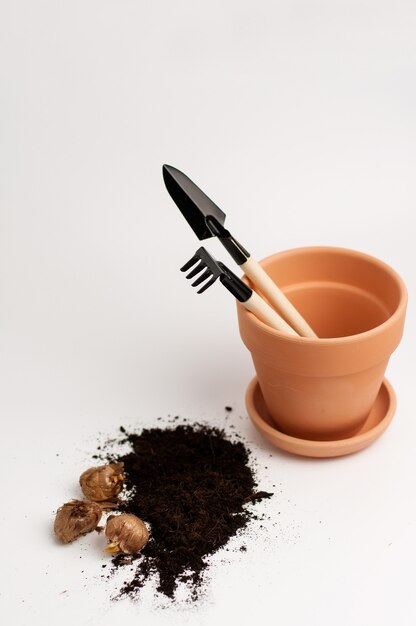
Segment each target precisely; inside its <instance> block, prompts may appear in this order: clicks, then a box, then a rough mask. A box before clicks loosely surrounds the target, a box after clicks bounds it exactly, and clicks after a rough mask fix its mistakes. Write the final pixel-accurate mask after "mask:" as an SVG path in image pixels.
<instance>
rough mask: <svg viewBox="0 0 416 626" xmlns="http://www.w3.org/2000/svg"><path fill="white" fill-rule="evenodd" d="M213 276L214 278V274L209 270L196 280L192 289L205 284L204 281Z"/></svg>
mask: <svg viewBox="0 0 416 626" xmlns="http://www.w3.org/2000/svg"><path fill="white" fill-rule="evenodd" d="M211 276H212V272H211V270H210V269H209V268H207V269H206V270H205V272H203V273H202V274H201V276H198V278H197V279H196V280H194V282H193V283H192V287H197V286H198V285H200V284H201V283H203V282H204V280H206V279H207V278H210V277H211Z"/></svg>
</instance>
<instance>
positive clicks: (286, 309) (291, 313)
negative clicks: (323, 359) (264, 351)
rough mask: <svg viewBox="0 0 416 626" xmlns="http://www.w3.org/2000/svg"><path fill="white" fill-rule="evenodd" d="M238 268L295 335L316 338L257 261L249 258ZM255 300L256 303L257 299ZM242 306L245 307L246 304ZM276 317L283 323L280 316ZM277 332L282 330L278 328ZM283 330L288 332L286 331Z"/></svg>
mask: <svg viewBox="0 0 416 626" xmlns="http://www.w3.org/2000/svg"><path fill="white" fill-rule="evenodd" d="M240 267H241V269H242V270H243V272H244V273H245V274H246V275H247V276H248V277H249V278H250V280H251V281H253V283H254V284H255V285H256V287H257V288H258V289H259V290H260V291H261V292H262V293H263V294H264V295H265V296H266V297H267V299H268V300H269V302H270V303H271V304H272V305H273V306H274V307H275V309H276V310H277V311H278V312H279V313H281V315H283V317H284V318H285V319H286V320H287V321H288V322H289V324H290V325H291V326H292V327H293V328H294V329H295V330H296V331H297V333H295V334H299V335H301V336H302V337H317V335H316V334H315V333H314V331H313V330H312V328H311V327H310V326H309V324H308V323H307V322H306V321H305V320H304V319H303V317H302V316H301V314H300V313H299V311H298V310H297V309H295V307H294V306H293V304H292V303H291V302H290V300H288V299H287V298H286V296H285V294H284V293H283V292H282V291H280V289H279V287H278V286H277V285H276V283H275V282H274V281H273V280H272V279H271V278H270V276H269V275H268V274H267V273H266V272H265V271H264V269H263V268H262V267H261V265H259V263H257V261H255V260H254V259H253V258H252V257H249V258H248V259H247V261H246V262H245V263H242V264H241V265H240ZM253 295H254V293H253ZM255 300H256V301H257V299H255ZM260 300H261V298H260ZM244 304H245V305H246V304H247V303H244ZM259 317H260V316H259ZM278 317H279V318H280V319H281V320H282V321H283V322H284V320H283V319H282V318H281V317H280V315H279V316H278ZM268 323H269V324H270V322H268ZM286 326H288V327H289V328H290V326H289V325H288V324H286ZM279 330H283V329H282V328H280V329H279ZM285 330H286V332H288V331H287V329H285ZM291 330H292V328H291ZM292 334H293V333H292Z"/></svg>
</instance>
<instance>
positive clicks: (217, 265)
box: [181, 247, 252, 302]
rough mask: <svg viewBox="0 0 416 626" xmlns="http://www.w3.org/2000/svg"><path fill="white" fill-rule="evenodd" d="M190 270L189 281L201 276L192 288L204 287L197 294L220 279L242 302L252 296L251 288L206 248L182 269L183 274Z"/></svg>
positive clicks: (200, 250)
mask: <svg viewBox="0 0 416 626" xmlns="http://www.w3.org/2000/svg"><path fill="white" fill-rule="evenodd" d="M191 268H192V269H191ZM188 270H191V271H190V272H189V274H187V275H186V278H188V279H191V278H195V277H196V276H197V275H198V274H199V276H198V278H196V280H194V282H193V283H192V287H199V285H202V287H201V288H200V289H198V291H197V293H203V292H204V291H206V290H207V289H208V287H211V285H213V284H214V283H215V281H216V280H217V278H219V279H220V281H221V282H222V284H223V285H224V287H226V288H227V289H228V291H230V292H231V293H232V294H233V296H235V297H236V298H237V300H240V302H245V301H246V300H248V299H249V297H250V296H251V294H252V290H251V289H250V287H248V286H247V285H246V284H245V283H243V281H242V280H240V279H239V278H238V276H236V275H235V274H233V272H232V271H231V270H230V269H228V267H227V266H226V265H224V263H221V261H216V260H215V259H214V257H212V256H211V255H210V254H209V252H207V250H206V249H205V248H204V247H201V248H199V249H198V250H197V251H196V252H195V254H194V255H193V257H192V258H191V259H189V261H187V262H186V263H185V265H184V266H183V267H181V272H187V271H188ZM201 272H202V273H201Z"/></svg>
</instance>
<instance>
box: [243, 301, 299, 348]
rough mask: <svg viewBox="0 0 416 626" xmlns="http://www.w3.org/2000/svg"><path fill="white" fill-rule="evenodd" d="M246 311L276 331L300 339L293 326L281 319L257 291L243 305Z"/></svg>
mask: <svg viewBox="0 0 416 626" xmlns="http://www.w3.org/2000/svg"><path fill="white" fill-rule="evenodd" d="M242 304H243V305H244V306H245V307H246V309H248V310H249V311H251V312H252V313H254V315H255V316H256V317H258V318H259V319H260V320H261V321H262V322H264V323H265V324H267V325H268V326H271V327H272V328H275V329H276V330H281V331H282V332H284V333H286V334H288V335H296V336H297V337H299V335H298V333H297V332H296V330H293V328H292V327H291V326H289V324H288V323H287V322H285V320H284V319H283V317H280V315H279V314H278V313H276V311H275V310H274V309H272V307H271V306H269V305H268V304H267V302H265V300H263V298H261V297H260V296H259V295H258V294H257V293H256V292H255V291H253V293H252V294H251V296H250V297H249V299H248V300H246V301H245V302H243V303H242Z"/></svg>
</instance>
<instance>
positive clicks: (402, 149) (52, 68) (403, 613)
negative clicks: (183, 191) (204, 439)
mask: <svg viewBox="0 0 416 626" xmlns="http://www.w3.org/2000/svg"><path fill="white" fill-rule="evenodd" d="M415 27H416V7H415V4H414V3H413V2H411V1H409V2H405V1H397V0H394V1H393V0H391V1H388V2H387V1H380V0H379V1H373V2H369V1H360V2H354V1H352V0H346V1H345V2H341V1H334V0H327V1H325V0H322V1H320V2H319V1H311V2H306V1H304V2H300V1H293V2H289V1H287V2H277V1H273V2H272V1H270V2H248V1H246V0H239V1H238V2H237V1H236V0H233V1H224V0H211V1H210V2H200V1H199V0H197V1H195V0H194V1H193V2H185V1H183V0H182V1H180V2H167V1H164V2H162V1H161V0H153V1H152V2H144V1H143V0H142V1H139V0H117V1H115V0H111V1H110V0H100V1H98V0H71V1H62V0H61V1H60V2H57V1H56V0H43V1H42V2H33V0H13V2H6V1H5V0H4V1H2V2H1V3H0V31H1V32H0V59H1V61H0V64H1V65H0V71H1V83H0V88H1V104H0V107H1V111H0V125H1V142H0V158H1V182H0V194H1V196H0V197H1V204H0V333H1V334H0V381H1V383H0V384H1V393H0V412H1V418H2V438H1V455H2V456H1V460H2V467H3V471H2V506H1V513H0V516H1V524H2V532H1V536H2V566H1V584H0V594H1V595H0V603H1V614H2V616H6V618H7V620H8V621H6V622H4V623H13V624H16V625H25V626H26V625H41V624H42V625H43V624H45V623H47V622H48V623H59V624H80V625H81V624H83V625H84V624H85V625H88V626H92V625H95V624H97V625H98V624H99V625H100V626H105V625H107V624H117V623H118V624H121V623H127V620H129V623H136V620H137V623H139V621H140V623H141V624H146V626H151V625H153V624H154V625H156V624H204V625H205V624H214V623H215V624H232V623H238V624H249V623H252V622H254V621H255V622H256V623H259V624H260V623H265V622H266V620H267V622H269V621H270V620H273V622H275V623H279V624H284V625H285V626H291V625H296V626H297V625H303V624H309V625H314V624H335V623H336V624H338V625H342V626H343V625H350V624H354V625H356V626H358V625H363V626H364V625H365V626H369V625H373V624H374V625H377V626H380V625H386V626H387V625H390V624H393V623H397V624H413V623H415V620H416V606H415V599H414V563H415V558H416V503H415V499H416V497H415V475H416V454H415V445H414V441H415V437H416V420H415V410H414V399H413V397H412V396H413V390H414V361H413V356H414V349H413V346H414V340H415V324H414V317H415V311H414V303H413V286H414V281H415V269H414V268H415V260H416V255H415V217H414V216H415V212H414V211H415V199H416V194H415V183H414V180H415V179H414V174H415V165H416V163H415V140H416V125H415V116H414V111H415V110H416V81H415V69H416V43H415V41H416V40H415V32H416V31H415ZM164 162H167V163H171V164H172V165H175V166H177V167H179V168H180V169H182V170H184V171H185V172H186V173H188V174H189V175H190V176H191V178H193V179H194V180H195V182H197V183H199V184H200V185H201V187H202V188H203V189H204V190H206V191H207V193H209V195H211V196H212V198H213V199H214V200H215V201H216V202H217V203H218V204H219V205H220V206H221V207H222V208H223V209H224V210H225V212H226V213H227V216H228V219H227V224H228V226H229V228H230V229H231V231H232V232H233V234H235V236H236V237H237V239H239V240H240V241H241V242H242V243H243V244H244V245H246V246H247V247H248V248H249V250H250V251H251V252H252V253H253V255H255V257H256V258H262V257H263V256H266V255H268V254H270V253H272V252H274V251H277V250H280V249H285V248H290V247H296V246H301V245H322V244H325V245H327V244H328V245H341V246H347V247H351V248H356V249H359V250H362V251H364V252H368V253H370V254H373V255H375V256H377V257H379V258H381V259H383V260H384V261H386V262H387V263H389V264H391V265H392V266H393V267H394V268H395V269H396V270H397V271H398V272H399V273H400V274H401V275H402V276H403V278H404V280H405V281H406V283H407V285H408V287H409V291H410V304H409V310H408V317H407V327H406V333H405V337H404V339H403V342H402V344H401V346H400V348H399V350H398V351H397V353H396V354H395V355H394V357H393V358H392V360H391V362H390V365H389V369H388V378H389V379H390V381H391V382H392V384H393V386H394V388H395V390H396V393H397V396H398V410H397V413H396V416H395V418H394V420H393V422H392V425H391V427H390V428H389V429H388V431H387V432H386V433H385V435H384V436H383V437H382V438H381V439H380V440H379V441H377V442H376V443H375V444H374V445H373V446H372V447H371V448H369V449H368V450H366V451H364V452H361V453H359V454H357V455H355V456H351V457H347V458H342V459H338V460H333V461H323V462H319V461H318V462H317V461H314V460H304V459H300V458H296V457H292V456H289V455H285V454H281V453H278V452H276V451H274V450H272V449H271V448H270V447H269V446H268V445H267V444H265V443H264V442H263V441H262V440H261V439H260V437H259V436H258V435H257V434H256V432H254V430H253V429H252V427H251V425H250V423H249V421H248V419H247V416H246V413H245V409H244V402H243V397H244V391H245V388H246V386H247V384H248V382H249V380H250V379H251V377H252V375H253V369H252V365H251V361H250V357H249V354H248V353H247V352H246V350H245V349H244V346H243V345H242V343H241V342H240V340H239V336H238V330H237V324H236V314H235V307H234V304H233V302H232V301H231V300H230V297H229V294H228V293H227V292H226V291H225V290H224V289H221V287H220V286H218V285H215V286H214V287H212V288H211V289H210V290H209V291H208V292H207V293H206V294H204V295H203V296H197V295H196V294H195V293H194V290H193V289H191V288H190V286H189V284H187V283H186V281H185V280H184V278H183V276H181V275H180V273H179V271H178V268H179V267H180V266H181V265H182V264H183V263H184V262H185V261H186V260H187V259H188V258H189V257H190V256H191V255H192V253H193V252H194V250H196V248H197V247H198V242H197V240H196V238H195V237H194V235H193V233H192V232H191V231H190V229H189V228H188V226H187V225H186V224H185V222H184V220H183V218H182V217H181V216H180V214H179V212H178V210H177V209H176V207H175V206H174V205H173V203H172V201H171V199H170V198H169V196H168V194H167V192H166V190H165V188H164V185H163V181H162V176H161V166H162V163H164ZM208 247H209V249H210V250H211V252H213V253H214V254H217V255H218V257H220V258H222V259H223V260H224V261H225V260H226V259H225V252H224V251H223V250H222V248H221V247H220V244H219V243H218V242H215V241H214V242H209V243H208ZM226 404H231V405H232V406H233V407H234V412H233V415H234V417H233V418H232V419H234V420H235V423H236V424H238V425H239V426H240V427H241V431H242V433H243V434H244V435H245V437H246V438H247V439H248V440H249V442H250V446H251V448H252V450H253V454H254V456H255V458H256V459H257V461H258V463H259V465H260V469H259V481H260V484H261V486H262V487H263V488H265V489H271V486H272V484H273V483H274V484H276V485H277V488H276V489H275V491H276V496H275V497H274V498H273V499H272V500H270V502H267V503H265V504H264V505H263V507H264V510H265V511H266V512H267V513H268V514H269V515H270V516H271V518H272V521H273V520H274V521H275V523H276V524H277V526H276V525H275V526H273V524H272V522H268V523H267V524H266V529H265V530H263V531H261V530H259V531H258V534H257V536H254V537H253V538H252V539H250V541H249V542H248V544H249V550H248V552H247V553H246V554H244V555H242V556H241V557H240V556H238V558H237V556H235V555H233V554H232V553H225V556H226V557H227V559H228V560H227V559H226V562H225V564H224V563H221V559H223V557H224V555H218V559H217V561H218V564H217V565H216V566H215V568H214V571H213V575H212V580H211V583H210V584H209V587H208V597H207V598H206V600H205V601H204V602H203V603H202V604H201V605H200V606H199V607H196V608H194V609H193V610H182V609H178V608H170V609H167V610H164V611H162V610H158V609H157V607H156V608H155V606H154V602H153V599H152V592H151V590H150V591H149V592H148V594H147V595H146V596H145V597H144V599H143V601H142V602H141V603H139V604H133V603H131V602H129V601H125V602H122V603H116V604H114V603H112V602H111V601H110V600H109V595H110V592H111V589H112V588H111V585H110V587H109V586H106V585H104V584H102V582H101V581H100V580H99V575H100V573H101V568H100V565H101V563H102V557H101V552H100V549H99V548H98V545H96V544H98V543H99V539H98V538H97V539H91V538H89V539H86V540H84V541H83V542H80V543H79V544H77V545H76V544H74V545H72V546H70V547H68V548H62V547H61V546H58V545H56V544H55V543H54V541H53V539H52V536H51V532H50V527H51V522H52V519H53V511H54V510H55V509H56V507H57V506H58V505H60V504H61V503H62V502H64V501H65V500H66V499H69V498H70V497H73V496H74V495H77V494H78V492H77V487H76V482H77V477H78V475H79V473H80V472H81V471H82V470H83V469H84V468H85V467H86V464H87V463H89V462H90V459H91V454H93V452H94V451H95V446H96V442H97V437H96V435H97V432H98V431H100V432H101V433H103V435H107V434H108V435H111V434H115V433H116V432H117V428H118V426H119V425H120V424H121V423H124V424H133V425H136V426H138V427H140V426H142V425H152V424H154V423H155V418H156V417H157V416H159V415H162V416H166V415H167V414H168V413H171V414H176V413H179V414H180V415H182V416H186V417H188V418H197V419H206V420H208V421H212V422H213V423H216V424H218V423H219V424H221V423H222V419H223V414H224V410H223V407H224V406H225V405H226ZM239 416H242V419H239ZM19 438H21V439H22V441H19ZM271 453H272V457H269V454H271ZM57 454H59V456H56V455H57ZM265 465H267V466H268V469H265V468H264V466H265ZM279 513H280V515H279ZM94 542H95V543H94ZM90 543H93V544H94V546H93V547H95V548H96V550H95V549H93V548H92V547H91V545H90ZM80 556H82V559H80V558H79V557H80ZM81 570H83V571H84V573H83V574H82V573H81ZM63 592H65V593H63ZM123 620H124V621H123ZM3 621H4V620H3Z"/></svg>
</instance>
